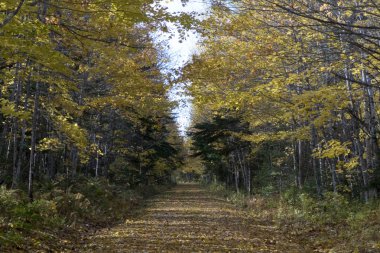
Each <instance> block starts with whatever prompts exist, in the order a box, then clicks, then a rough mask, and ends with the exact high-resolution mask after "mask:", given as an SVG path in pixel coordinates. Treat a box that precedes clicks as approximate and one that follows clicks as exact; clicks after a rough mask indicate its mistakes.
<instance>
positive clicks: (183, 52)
mask: <svg viewBox="0 0 380 253" xmlns="http://www.w3.org/2000/svg"><path fill="white" fill-rule="evenodd" d="M161 5H162V6H164V7H167V8H168V9H167V10H168V11H169V12H170V13H177V12H186V13H190V12H196V13H200V14H203V13H206V11H207V8H208V7H207V6H208V5H207V4H206V1H202V0H189V1H188V2H187V4H186V5H183V4H182V2H181V0H163V1H161ZM168 27H169V31H170V32H171V34H172V37H171V38H170V39H168V37H169V35H168V34H158V35H157V36H158V40H167V42H168V48H167V52H166V53H167V54H168V55H169V56H170V61H169V63H168V68H180V67H182V66H183V65H184V64H185V63H186V62H188V61H189V60H190V59H191V57H192V55H193V54H194V53H196V52H197V41H198V39H199V35H198V34H196V33H195V32H194V31H189V32H187V35H186V39H184V40H182V43H181V42H180V38H179V33H178V32H177V31H176V27H175V25H174V24H170V23H168ZM164 71H165V70H164ZM181 91H182V88H181V84H178V85H177V86H176V87H175V88H174V89H173V90H172V91H171V93H170V99H172V100H175V101H178V102H179V106H178V108H176V109H175V110H174V113H175V114H176V115H177V123H178V125H179V129H180V131H181V133H182V134H183V135H184V133H185V131H186V130H187V128H188V126H189V124H190V121H191V102H190V98H188V97H186V96H185V95H184V94H182V92H181Z"/></svg>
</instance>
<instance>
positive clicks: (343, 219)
mask: <svg viewBox="0 0 380 253" xmlns="http://www.w3.org/2000/svg"><path fill="white" fill-rule="evenodd" d="M208 187H209V189H210V191H211V192H213V193H215V194H217V195H219V196H222V197H224V198H225V199H226V200H228V201H230V202H232V203H234V204H236V205H238V206H240V207H244V208H247V209H248V210H249V212H250V213H251V214H252V215H253V216H254V217H255V218H258V219H262V220H265V221H267V222H272V223H273V224H276V225H277V226H278V228H279V229H280V230H281V231H282V232H283V233H284V235H286V236H290V237H295V238H296V240H297V241H299V242H301V243H303V242H305V243H308V244H309V245H311V246H312V247H314V249H315V250H316V252H342V253H343V252H355V253H356V252H360V253H361V252H380V233H379V231H380V201H379V200H376V201H372V202H371V203H368V204H364V203H362V202H360V201H358V200H350V199H348V198H347V197H345V196H343V195H340V194H338V193H333V192H326V193H325V194H324V195H323V198H321V199H317V198H315V197H313V196H311V195H309V194H308V193H305V192H296V191H294V189H289V190H288V191H285V192H284V193H283V194H281V195H279V194H277V195H254V196H247V195H245V194H243V193H236V192H234V191H231V190H227V189H226V188H225V187H224V186H223V185H220V184H217V183H213V184H211V185H209V186H208Z"/></svg>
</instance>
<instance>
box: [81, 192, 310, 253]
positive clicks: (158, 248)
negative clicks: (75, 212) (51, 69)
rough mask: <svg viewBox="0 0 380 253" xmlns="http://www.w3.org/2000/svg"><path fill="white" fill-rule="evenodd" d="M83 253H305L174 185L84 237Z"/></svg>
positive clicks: (221, 204)
mask: <svg viewBox="0 0 380 253" xmlns="http://www.w3.org/2000/svg"><path fill="white" fill-rule="evenodd" d="M85 250H86V251H87V252H305V250H304V249H303V248H302V247H301V246H299V245H296V244H294V243H292V242H290V241H288V240H287V239H285V238H282V237H281V235H280V233H277V231H276V229H275V227H273V226H271V224H268V225H265V224H263V222H260V221H257V220H255V219H254V218H252V217H251V216H250V215H248V213H246V212H245V211H243V210H239V209H236V208H235V207H234V206H233V205H231V204H229V203H227V202H225V201H223V200H220V199H217V198H215V197H212V196H210V195H209V194H208V193H207V192H206V191H204V190H203V189H201V188H200V187H199V186H198V185H179V186H177V187H175V188H174V189H172V190H171V191H167V192H165V193H164V194H161V195H159V196H157V197H156V198H154V199H152V200H150V201H148V203H147V206H146V208H144V209H143V210H142V212H141V214H139V215H136V216H134V217H131V218H129V219H127V220H126V221H125V223H124V224H120V225H119V226H117V227H114V228H112V229H111V230H107V229H105V230H102V231H100V232H98V233H97V234H95V235H94V236H92V237H91V238H89V243H88V244H87V245H86V246H85Z"/></svg>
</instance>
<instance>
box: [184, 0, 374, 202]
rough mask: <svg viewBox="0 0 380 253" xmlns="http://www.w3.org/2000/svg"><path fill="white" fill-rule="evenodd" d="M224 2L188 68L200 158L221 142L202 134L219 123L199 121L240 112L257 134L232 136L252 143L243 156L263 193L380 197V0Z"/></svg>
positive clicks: (208, 23)
mask: <svg viewBox="0 0 380 253" xmlns="http://www.w3.org/2000/svg"><path fill="white" fill-rule="evenodd" d="M222 3H223V2H222ZM222 3H219V4H218V5H215V6H214V9H213V14H212V15H211V16H210V18H209V19H208V20H205V21H204V22H203V27H202V30H201V31H202V32H203V35H204V36H205V40H204V41H203V43H202V44H203V51H202V53H201V54H200V55H199V56H196V57H194V59H193V62H192V63H191V64H189V65H188V66H187V67H186V68H185V69H184V73H185V76H186V77H187V78H188V80H190V81H191V82H192V86H191V87H190V92H191V93H192V95H193V96H194V103H195V106H196V111H195V112H196V113H195V114H196V115H198V116H196V122H195V123H196V124H195V125H194V130H193V132H194V133H193V135H194V136H197V137H198V138H201V139H202V140H203V142H204V143H203V144H201V145H200V146H199V145H198V146H196V148H197V149H198V150H199V152H201V153H202V154H203V155H205V154H206V153H205V152H207V151H206V150H203V149H202V147H203V148H205V147H208V146H210V145H212V144H211V143H213V141H214V140H209V139H207V138H208V137H207V138H206V136H201V134H202V133H203V131H204V130H203V128H202V125H203V124H213V123H215V122H214V119H211V117H205V116H201V115H209V116H210V115H217V117H225V116H226V115H227V116H226V117H229V115H231V112H233V115H239V117H238V119H239V122H240V124H249V127H247V128H248V129H249V131H236V133H234V134H233V136H234V138H237V139H238V140H240V142H241V143H245V142H247V141H248V142H249V143H250V145H248V147H249V148H248V151H247V152H246V153H245V154H244V157H245V160H247V161H249V160H256V161H255V162H253V163H250V171H252V170H253V168H254V166H255V165H252V164H256V166H258V167H260V168H261V170H260V172H259V171H257V173H256V177H255V176H254V178H253V181H254V182H256V187H264V186H263V185H267V186H268V187H269V186H270V185H271V187H274V189H275V190H276V191H279V190H281V189H282V187H283V186H284V185H288V186H289V185H295V186H297V187H298V188H304V187H307V188H310V186H313V188H314V189H315V193H317V194H322V193H323V192H325V191H330V190H331V191H335V192H344V193H350V194H352V195H353V196H361V197H362V198H363V199H364V200H365V201H367V200H368V199H369V198H370V197H374V196H376V195H377V192H378V191H379V187H380V180H379V179H380V177H379V175H380V167H379V155H380V151H379V140H378V138H379V120H378V117H379V114H378V111H379V106H378V105H377V104H378V103H377V102H376V101H378V99H379V96H380V93H379V88H380V85H379V80H378V76H379V61H378V58H379V28H380V27H378V25H377V24H378V23H379V15H378V14H380V12H379V11H380V8H379V5H378V4H377V3H376V1H364V0H363V1H303V0H300V1H298V0H295V1H282V0H278V1H277V0H271V1H250V0H248V1H239V2H234V3H227V4H226V5H223V4H222ZM201 108H203V109H201ZM204 108H208V110H205V109H204ZM226 112H228V113H226ZM217 126H218V131H219V133H221V132H224V133H226V134H227V133H228V134H230V131H229V130H226V127H225V126H221V125H220V124H217ZM230 126H233V124H232V125H230ZM227 129H228V128H227ZM207 136H208V135H207ZM230 154H231V153H230ZM241 155H243V154H241ZM235 156H236V154H235ZM227 157H229V156H228V155H224V158H227ZM222 160H223V159H219V161H222ZM234 164H235V166H237V165H238V162H236V161H235V163H234ZM209 169H210V171H213V170H212V168H211V167H210V166H209ZM228 169H230V168H227V169H224V170H223V171H224V172H226V171H228ZM243 170H244V169H243V168H241V167H239V173H241V174H243ZM224 172H223V173H224ZM218 173H219V172H218ZM218 173H216V174H218ZM220 173H221V172H220ZM259 174H260V175H268V177H267V178H266V179H265V180H266V181H267V183H264V184H263V182H257V181H255V180H257V179H258V178H259V177H260V175H259ZM234 175H235V179H236V177H237V175H238V173H237V172H235V173H234ZM255 178H256V179H255ZM291 178H293V179H291ZM236 180H238V181H239V182H240V185H241V187H242V188H244V187H243V182H242V181H240V179H236ZM263 180H264V179H263Z"/></svg>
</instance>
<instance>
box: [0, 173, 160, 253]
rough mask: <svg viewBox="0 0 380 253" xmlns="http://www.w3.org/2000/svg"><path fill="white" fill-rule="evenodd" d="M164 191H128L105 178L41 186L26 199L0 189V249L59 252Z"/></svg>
mask: <svg viewBox="0 0 380 253" xmlns="http://www.w3.org/2000/svg"><path fill="white" fill-rule="evenodd" d="M164 189H167V186H145V187H138V188H137V189H134V190H131V189H128V188H127V187H123V186H117V185H113V184H110V183H109V182H107V181H106V180H104V179H86V178H81V179H78V180H76V181H75V182H72V183H70V184H69V186H68V184H67V182H64V181H60V180H57V181H56V182H53V183H49V184H46V185H43V186H40V188H39V190H38V191H37V192H36V193H35V199H36V200H35V201H34V202H33V203H29V201H28V198H27V196H26V194H25V193H24V192H22V191H19V190H8V189H6V188H5V187H1V188H0V252H17V251H23V252H25V251H28V252H34V251H41V250H42V251H64V250H70V249H73V248H75V247H76V245H77V244H78V243H79V244H80V243H81V238H83V236H85V235H86V234H88V233H93V232H94V231H96V230H97V229H99V228H102V227H107V226H111V225H113V224H115V223H118V222H121V221H123V219H125V217H127V215H128V214H129V212H130V211H131V210H133V209H135V208H136V206H137V205H139V204H140V203H141V201H142V200H143V199H144V198H147V197H149V196H152V195H154V194H156V193H158V192H160V191H163V190H164Z"/></svg>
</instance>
